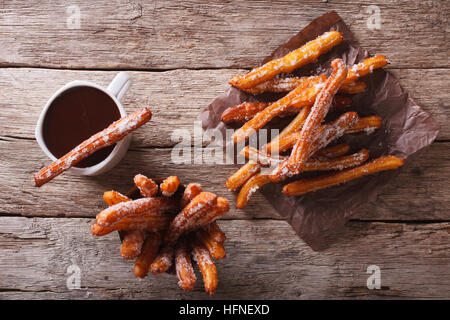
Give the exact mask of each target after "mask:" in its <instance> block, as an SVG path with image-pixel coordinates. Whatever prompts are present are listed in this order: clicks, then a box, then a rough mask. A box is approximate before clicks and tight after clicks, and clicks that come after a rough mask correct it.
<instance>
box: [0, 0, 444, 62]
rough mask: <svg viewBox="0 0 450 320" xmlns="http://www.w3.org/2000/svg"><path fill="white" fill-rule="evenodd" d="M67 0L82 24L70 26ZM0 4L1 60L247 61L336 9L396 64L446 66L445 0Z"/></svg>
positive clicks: (363, 39) (365, 43)
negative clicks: (375, 13) (375, 21)
mask: <svg viewBox="0 0 450 320" xmlns="http://www.w3.org/2000/svg"><path fill="white" fill-rule="evenodd" d="M74 5H75V6H77V8H78V9H79V12H80V28H79V29H73V28H72V27H71V26H74V25H75V24H73V23H71V21H73V20H70V19H71V17H72V16H73V14H74V11H71V9H70V8H69V6H74ZM371 5H376V6H378V8H379V9H380V17H381V25H380V29H379V30H371V29H369V28H368V26H367V21H368V19H369V18H370V14H369V13H368V11H367V10H368V7H369V6H371ZM399 8H401V10H400V9H399ZM0 10H1V11H0V13H1V17H2V18H1V19H0V37H1V39H2V49H1V50H0V65H4V66H11V65H18V66H40V67H52V68H83V69H84V68H101V69H117V68H122V69H136V68H139V69H175V68H229V67H234V68H236V67H238V68H250V67H253V66H255V65H256V64H258V63H259V61H260V60H261V59H262V58H263V57H264V56H266V55H267V54H269V53H270V52H271V51H272V50H273V49H275V48H276V47H277V46H278V45H279V44H280V43H282V42H284V41H286V40H287V39H289V38H290V37H291V36H293V35H294V34H296V33H297V32H298V31H300V30H301V29H302V28H303V27H304V26H306V25H307V24H308V23H309V22H310V21H311V20H313V19H314V18H316V17H318V16H320V15H322V14H324V13H326V12H328V11H331V10H336V11H337V12H338V13H339V14H340V15H341V16H342V17H343V19H344V21H345V22H346V23H347V24H348V25H349V26H350V28H351V30H352V31H353V32H354V33H355V35H356V36H357V38H358V39H359V41H360V42H361V43H362V44H363V47H364V48H366V49H368V50H370V51H372V52H374V53H383V54H385V55H387V56H388V57H389V59H391V61H392V63H393V65H395V66H396V67H401V68H411V67H415V68H436V67H448V45H446V43H447V41H446V37H445V30H447V29H448V23H447V17H446V12H448V11H449V2H448V1H446V0H428V1H406V0H402V1H393V0H375V1H374V0H363V1H359V2H358V3H355V2H354V1H349V0H336V1H334V0H329V1H321V0H308V1H301V2H299V1H237V0H236V1H227V2H225V3H224V2H223V1H208V0H196V1H183V3H182V4H181V3H179V2H178V1H173V0H171V1H160V0H154V1H142V2H135V1H124V0H115V1H106V0H101V1H95V2H88V1H80V0H75V1H71V2H69V3H67V2H66V1H61V0H59V1H45V2H42V1H38V0H33V1H26V0H22V1H11V2H8V1H3V2H2V3H1V4H0ZM68 20H69V22H68ZM68 26H69V27H68ZM400 48H401V49H400ZM430 54H432V58H431V59H430Z"/></svg>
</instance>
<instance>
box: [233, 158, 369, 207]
mask: <svg viewBox="0 0 450 320" xmlns="http://www.w3.org/2000/svg"><path fill="white" fill-rule="evenodd" d="M368 158H369V152H368V150H366V149H362V150H361V151H359V152H357V153H354V154H352V155H348V156H342V157H339V158H331V159H327V160H316V159H311V158H310V159H309V160H308V162H307V163H306V165H305V167H304V171H329V170H342V169H344V168H350V167H355V166H358V165H360V164H362V163H364V162H365V161H366V160H367V159H368ZM269 182H271V180H270V175H268V174H262V173H258V174H257V175H255V176H254V177H252V178H251V179H250V180H248V181H247V182H246V183H245V184H244V185H243V186H242V188H241V190H240V192H239V195H238V197H237V201H236V207H237V208H238V209H242V208H244V207H245V206H246V205H247V203H248V201H249V200H250V198H251V196H252V195H253V194H254V193H255V192H256V191H257V190H258V189H259V188H261V187H262V186H263V185H265V184H267V183H269Z"/></svg>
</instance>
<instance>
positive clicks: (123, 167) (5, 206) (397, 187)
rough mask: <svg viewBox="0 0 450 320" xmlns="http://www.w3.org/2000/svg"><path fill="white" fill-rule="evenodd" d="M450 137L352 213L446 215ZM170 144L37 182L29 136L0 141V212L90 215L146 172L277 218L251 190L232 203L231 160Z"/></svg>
mask: <svg viewBox="0 0 450 320" xmlns="http://www.w3.org/2000/svg"><path fill="white" fill-rule="evenodd" d="M449 147H450V143H435V144H433V145H432V146H431V148H429V149H428V150H427V151H426V152H424V153H423V154H421V155H420V156H419V157H417V158H416V159H413V160H412V161H411V162H410V163H408V165H407V166H406V167H405V168H402V169H401V172H400V174H399V175H398V176H397V177H396V178H395V179H394V180H393V181H391V183H390V184H389V185H388V186H386V188H385V189H384V191H383V192H382V194H381V195H380V198H379V199H378V201H377V202H376V203H375V204H368V205H367V206H365V207H363V208H361V211H360V212H359V213H358V214H357V215H356V216H355V217H354V218H355V219H370V220H372V219H375V220H386V219H388V220H449V218H450V217H449V212H448V208H449V207H450V198H449V196H448V192H447V191H448V190H449V188H450V159H449V158H448V157H443V155H444V154H446V153H447V152H448V148H449ZM171 152H172V149H171V148H163V149H159V148H132V149H131V150H130V151H129V152H128V153H127V155H126V157H125V158H124V160H123V161H122V162H121V163H120V164H119V165H118V166H117V167H116V168H114V170H112V171H110V172H108V173H106V174H103V175H100V176H98V177H82V176H76V175H72V174H70V173H64V174H63V175H62V176H59V177H57V178H55V179H54V180H53V181H51V182H50V183H48V184H46V185H44V186H42V187H41V188H36V187H34V182H33V181H32V176H33V174H34V173H35V172H37V171H38V170H39V169H40V168H41V167H43V166H44V165H46V164H48V163H49V161H48V160H47V158H46V157H45V156H44V155H43V153H42V152H41V150H40V148H39V147H38V145H37V143H36V142H35V141H33V140H21V139H9V140H7V141H0V175H1V177H2V181H1V182H0V194H1V195H2V197H1V199H0V208H1V209H0V213H3V214H8V215H10V214H20V215H26V216H68V217H70V216H71V217H74V216H75V217H81V216H83V217H93V216H95V215H96V214H97V213H98V212H99V211H100V210H102V208H104V207H105V205H104V203H103V200H102V193H103V191H106V190H111V189H115V190H118V191H120V192H126V191H127V190H129V189H130V188H131V187H132V178H133V176H134V175H135V174H137V173H143V174H145V175H147V176H150V177H164V176H168V175H177V176H179V177H180V179H181V180H182V181H183V182H185V183H189V182H199V183H201V184H202V185H203V186H204V188H205V190H208V191H212V192H215V193H217V194H219V195H221V196H224V197H226V198H227V199H229V201H230V202H232V203H233V205H232V206H231V208H232V209H231V211H230V212H229V213H227V215H226V216H225V217H226V218H229V219H252V218H275V219H279V217H278V215H277V213H276V212H275V210H273V209H272V207H271V206H270V204H268V203H267V202H266V201H265V199H264V198H263V197H262V196H261V195H260V194H258V193H257V194H256V195H255V196H254V197H253V198H252V200H251V201H250V203H249V205H248V206H247V207H246V208H245V210H236V209H235V205H234V202H235V195H234V194H233V193H232V192H229V191H227V190H226V188H225V185H224V183H225V180H226V178H227V177H228V176H229V175H231V174H232V173H233V172H234V171H235V170H236V167H234V166H232V165H214V166H213V165H208V164H179V165H177V164H173V163H172V162H171Z"/></svg>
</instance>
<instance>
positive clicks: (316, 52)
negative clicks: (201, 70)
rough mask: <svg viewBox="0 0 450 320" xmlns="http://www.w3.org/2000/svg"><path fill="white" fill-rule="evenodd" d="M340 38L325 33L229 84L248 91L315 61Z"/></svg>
mask: <svg viewBox="0 0 450 320" xmlns="http://www.w3.org/2000/svg"><path fill="white" fill-rule="evenodd" d="M342 38H343V37H342V34H341V33H340V32H337V31H329V32H325V33H324V34H322V35H321V36H319V37H317V38H316V39H314V40H312V41H310V42H308V43H306V44H304V45H303V46H302V47H300V48H299V49H297V50H294V51H292V52H290V53H288V54H287V55H285V56H284V57H282V58H279V59H275V60H272V61H269V62H267V63H266V64H264V65H263V66H261V67H258V68H256V69H253V70H252V71H250V72H249V73H247V74H245V75H238V76H235V77H234V78H233V79H231V80H230V84H231V85H233V86H235V87H238V88H240V89H248V88H252V87H254V86H256V85H258V84H260V83H262V82H264V81H267V80H269V79H272V78H273V77H275V76H276V75H278V74H280V73H290V72H292V71H293V70H295V69H297V68H299V67H301V66H304V65H306V64H308V63H310V62H313V61H315V60H316V59H317V57H319V56H320V55H321V54H323V53H325V52H327V51H328V50H330V49H331V48H333V47H334V46H336V45H338V44H339V43H341V41H342Z"/></svg>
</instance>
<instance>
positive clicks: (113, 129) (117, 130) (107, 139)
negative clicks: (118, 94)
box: [34, 108, 151, 186]
mask: <svg viewBox="0 0 450 320" xmlns="http://www.w3.org/2000/svg"><path fill="white" fill-rule="evenodd" d="M150 118H151V112H150V110H148V109H147V108H143V109H141V110H139V111H136V112H134V113H132V114H130V115H128V116H126V117H123V118H122V119H120V120H118V121H116V122H114V123H113V124H111V125H110V126H109V127H108V128H106V129H105V130H103V131H100V132H98V133H96V134H95V135H93V136H92V137H90V138H89V139H87V140H86V141H84V142H82V143H81V144H79V145H78V146H76V147H75V148H74V149H73V150H71V151H70V152H69V153H67V154H66V155H64V156H63V157H62V158H60V159H58V160H57V161H55V162H53V163H52V164H51V165H49V166H47V167H45V168H44V169H42V170H40V171H39V172H38V173H36V174H35V177H34V179H35V182H36V186H41V185H43V184H44V183H46V182H48V181H50V180H51V179H53V178H54V177H56V176H57V175H59V174H61V173H62V172H64V171H66V170H67V169H69V168H71V167H72V166H74V165H76V164H77V163H78V162H80V161H81V160H83V159H85V158H87V157H88V156H89V155H91V154H92V153H94V152H95V151H97V150H100V149H102V148H105V147H107V146H110V145H112V144H114V143H116V142H118V141H120V140H122V139H123V138H124V137H125V136H126V135H127V134H128V133H130V132H131V131H133V130H135V129H137V128H138V127H140V126H141V125H143V124H144V123H146V122H147V121H148V120H150Z"/></svg>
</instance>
